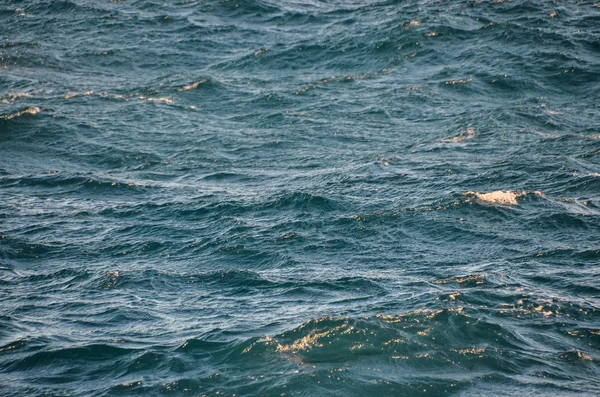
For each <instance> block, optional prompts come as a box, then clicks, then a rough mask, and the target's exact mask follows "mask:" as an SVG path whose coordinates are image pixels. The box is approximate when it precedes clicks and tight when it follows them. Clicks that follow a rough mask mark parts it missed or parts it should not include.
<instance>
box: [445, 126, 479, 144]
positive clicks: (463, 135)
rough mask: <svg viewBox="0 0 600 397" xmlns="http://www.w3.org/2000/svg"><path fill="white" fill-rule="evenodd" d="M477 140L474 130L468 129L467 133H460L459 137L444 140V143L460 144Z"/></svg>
mask: <svg viewBox="0 0 600 397" xmlns="http://www.w3.org/2000/svg"><path fill="white" fill-rule="evenodd" d="M473 138H475V130H474V129H473V128H467V129H466V130H465V131H463V132H462V133H460V134H459V135H458V136H455V137H454V138H449V139H442V142H444V143H460V142H464V141H469V140H471V139H473Z"/></svg>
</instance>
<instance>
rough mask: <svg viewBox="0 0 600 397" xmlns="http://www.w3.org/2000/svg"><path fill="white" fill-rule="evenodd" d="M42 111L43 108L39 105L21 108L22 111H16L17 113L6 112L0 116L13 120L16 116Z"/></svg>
mask: <svg viewBox="0 0 600 397" xmlns="http://www.w3.org/2000/svg"><path fill="white" fill-rule="evenodd" d="M41 111H42V109H40V108H38V107H32V108H27V109H25V110H21V111H20V112H16V113H11V114H4V115H2V116H0V119H3V120H11V119H14V118H16V117H21V116H24V115H27V114H28V115H31V116H33V115H36V114H38V113H39V112H41Z"/></svg>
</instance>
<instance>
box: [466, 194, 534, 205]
mask: <svg viewBox="0 0 600 397" xmlns="http://www.w3.org/2000/svg"><path fill="white" fill-rule="evenodd" d="M527 194H534V195H536V196H541V195H542V193H541V192H537V191H535V192H513V191H511V190H507V191H502V190H496V191H495V192H490V193H477V192H472V191H469V192H466V193H465V194H464V195H465V196H467V197H468V198H467V202H469V201H471V200H474V201H476V202H478V203H480V204H498V205H509V206H511V205H517V204H518V202H517V198H519V197H522V196H525V195H527Z"/></svg>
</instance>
